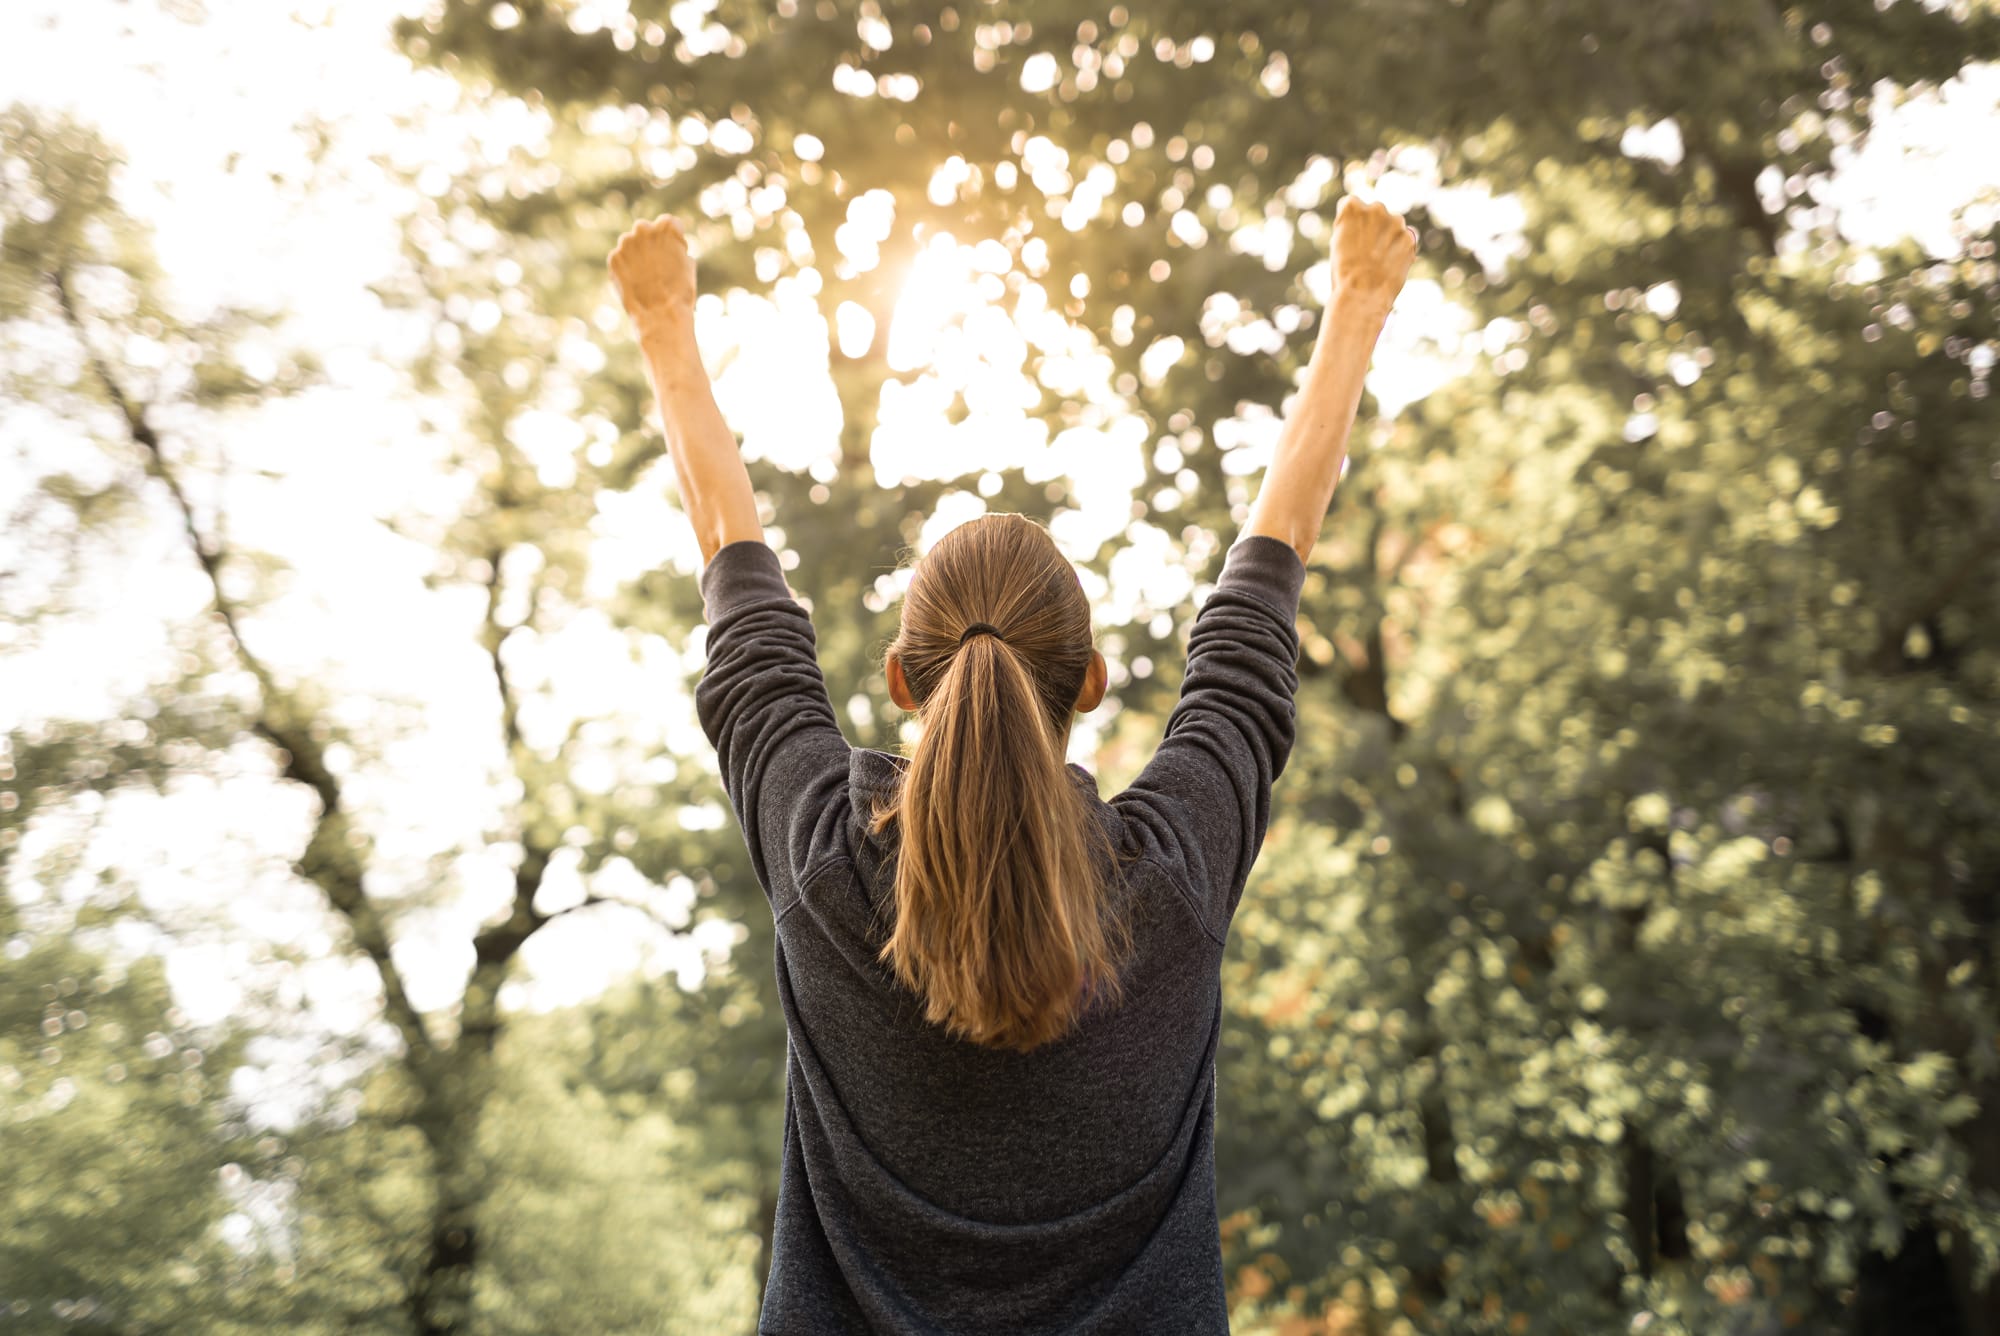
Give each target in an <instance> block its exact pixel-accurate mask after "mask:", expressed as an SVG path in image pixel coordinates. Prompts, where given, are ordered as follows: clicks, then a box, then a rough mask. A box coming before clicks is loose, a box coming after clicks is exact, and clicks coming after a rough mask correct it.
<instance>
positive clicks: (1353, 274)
mask: <svg viewBox="0 0 2000 1336" xmlns="http://www.w3.org/2000/svg"><path fill="white" fill-rule="evenodd" d="M1416 254H1417V229H1416V228H1414V227H1411V226H1409V225H1408V224H1407V223H1405V222H1404V221H1403V220H1402V218H1401V217H1400V216H1399V215H1397V214H1394V213H1391V212H1390V211H1389V208H1388V206H1387V205H1385V204H1380V203H1377V202H1375V201H1373V200H1364V199H1358V198H1356V197H1355V196H1353V195H1347V196H1344V197H1343V198H1342V199H1341V201H1340V206H1339V207H1338V208H1336V209H1335V210H1334V211H1333V291H1334V296H1335V297H1336V298H1345V299H1346V300H1350V301H1360V302H1362V303H1364V304H1366V305H1368V306H1371V307H1375V308H1379V309H1380V311H1381V312H1382V313H1383V314H1384V315H1387V314H1388V311H1389V308H1390V307H1392V306H1394V305H1395V304H1396V294H1397V293H1398V292H1400V291H1402V288H1403V280H1404V279H1405V278H1406V277H1408V275H1409V272H1410V261H1411V260H1412V259H1414V258H1415V257H1416Z"/></svg>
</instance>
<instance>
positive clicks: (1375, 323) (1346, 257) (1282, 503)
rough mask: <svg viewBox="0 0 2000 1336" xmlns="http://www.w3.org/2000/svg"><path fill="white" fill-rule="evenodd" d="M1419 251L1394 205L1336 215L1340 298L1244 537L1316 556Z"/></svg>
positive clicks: (1352, 204) (1363, 204)
mask: <svg viewBox="0 0 2000 1336" xmlns="http://www.w3.org/2000/svg"><path fill="white" fill-rule="evenodd" d="M1416 253H1417V232H1416V229H1415V228H1413V227H1410V226H1408V225H1406V224H1405V223H1404V222H1403V220H1402V219H1401V218H1400V217H1398V216H1397V215H1395V214H1393V213H1391V212H1390V211H1389V210H1388V208H1387V207H1386V206H1384V205H1381V204H1378V203H1374V202H1372V201H1366V200H1360V199H1357V198H1355V197H1354V196H1353V195H1348V196H1346V197H1345V198H1343V199H1342V200H1341V201H1340V206H1339V207H1338V208H1337V209H1335V210H1334V215H1333V296H1332V299H1331V300H1330V301H1329V302H1328V303H1327V308H1326V313H1325V315H1324V316H1322V317H1321V320H1320V326H1319V335H1318V341H1317V342H1316V343H1314V345H1313V354H1312V360H1311V362H1310V363H1309V364H1308V365H1307V368H1306V381H1305V384H1304V385H1303V386H1302V387H1301V388H1300V390H1299V396H1298V399H1297V401H1296V402H1295V403H1294V404H1293V406H1292V411H1291V412H1290V413H1289V414H1287V415H1286V417H1285V425H1284V426H1283V428H1281V429H1280V432H1279V435H1278V446H1277V449H1276V451H1275V452H1274V453H1273V454H1272V456H1271V463H1270V466H1269V467H1268V468H1266V469H1265V470H1264V481H1263V484H1262V485H1261V486H1260V487H1259V488H1258V489H1257V499H1256V500H1255V501H1253V502H1252V503H1251V505H1250V514H1249V516H1248V518H1247V519H1245V520H1244V523H1243V533H1244V535H1245V536H1246V537H1247V536H1248V535H1250V534H1263V535H1265V536H1267V537H1270V538H1276V539H1277V540H1279V541H1280V542H1282V543H1285V544H1286V545H1288V546H1289V547H1290V548H1291V549H1292V550H1293V551H1294V552H1296V553H1298V554H1299V560H1300V561H1306V560H1309V559H1310V558H1311V556H1312V550H1313V544H1315V543H1316V542H1318V541H1319V530H1320V525H1321V524H1322V523H1324V522H1325V520H1326V511H1327V507H1328V506H1330V505H1331V504H1332V503H1333V489H1334V487H1335V485H1336V484H1338V483H1339V481H1340V466H1341V463H1342V462H1343V461H1344V460H1345V459H1346V458H1347V438H1348V435H1349V433H1350V432H1351V431H1352V430H1353V429H1354V414H1355V410H1356V409H1357V408H1359V406H1360V404H1361V382H1362V379H1363V377H1365V376H1366V375H1367V374H1368V361H1369V358H1370V357H1372V356H1373V355H1374V352H1375V341H1376V339H1377V338H1379V337H1380V336H1381V333H1382V326H1383V325H1384V324H1385V323H1387V321H1388V319H1389V308H1390V307H1392V306H1393V305H1395V302H1396V294H1397V293H1398V292H1399V291H1401V290H1402V286H1403V279H1404V277H1405V276H1407V275H1408V273H1409V271H1410V260H1411V259H1412V257H1414V256H1415V255H1416Z"/></svg>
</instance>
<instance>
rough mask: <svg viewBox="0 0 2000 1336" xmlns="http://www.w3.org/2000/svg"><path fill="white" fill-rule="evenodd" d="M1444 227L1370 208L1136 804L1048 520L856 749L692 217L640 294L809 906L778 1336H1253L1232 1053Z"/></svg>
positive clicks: (646, 276)
mask: <svg viewBox="0 0 2000 1336" xmlns="http://www.w3.org/2000/svg"><path fill="white" fill-rule="evenodd" d="M1415 249H1416V233H1415V231H1414V230H1413V229H1411V228H1409V227H1407V226H1405V225H1404V224H1403V221H1402V219H1401V218H1399V217H1397V216H1396V215H1395V214H1393V213H1391V212H1389V211H1388V210H1387V209H1386V208H1384V207H1382V206H1381V205H1379V204H1373V203H1363V202H1360V201H1357V200H1356V199H1354V198H1353V197H1351V196H1350V197H1348V198H1346V199H1343V200H1342V201H1341V202H1340V207H1339V209H1338V210H1337V211H1336V214H1335V220H1334V240H1333V268H1334V295H1333V299H1332V301H1331V303H1330V304H1329V306H1328V309H1327V311H1326V313H1325V317H1324V319H1323V320H1322V322H1321V326H1320V331H1319V334H1318V336H1317V344H1316V346H1315V348H1314V352H1313V357H1312V360H1311V364H1310V367H1309V370H1308V372H1307V376H1306V379H1305V383H1304V385H1303V387H1302V389H1301V391H1300V393H1299V395H1298V398H1297V400H1296V401H1295V405H1294V407H1293V410H1292V412H1291V413H1290V415H1289V416H1288V417H1287V419H1286V421H1285V424H1284V427H1283V430H1282V432H1281V434H1280V437H1279V440H1278V444H1277V448H1276V451H1275V453H1274V454H1273V457H1272V460H1271V464H1270V466H1269V469H1268V476H1267V477H1266V478H1265V480H1264V483H1263V485H1262V487H1261V488H1260V489H1259V491H1258V495H1257V499H1256V501H1255V503H1254V504H1253V505H1252V506H1251V508H1250V512H1249V515H1248V518H1247V520H1246V522H1245V524H1244V528H1243V533H1242V535H1241V536H1240V537H1239V539H1238V540H1237V542H1236V543H1235V545H1234V546H1232V547H1231V548H1230V549H1229V551H1228V554H1227V556H1226V557H1225V559H1224V562H1223V568H1222V572H1221V575H1220V576H1219V577H1218V579H1217V581H1216V585H1215V590H1214V593H1213V594H1212V595H1210V597H1209V598H1208V600H1207V601H1206V602H1205V603H1204V604H1203V605H1202V608H1201V611H1200V614H1199V615H1198V616H1197V617H1196V618H1195V620H1194V625H1193V628H1192V630H1191V631H1190V633H1189V637H1188V665H1187V673H1186V677H1185V680H1184V682H1183V684H1182V687H1181V693H1180V698H1179V701H1178V703H1177V704H1176V706H1175V708H1174V710H1173V712H1172V714H1171V715H1170V716H1169V718H1168V720H1167V724H1166V729H1165V735H1164V738H1163V740H1162V742H1161V743H1160V746H1159V749H1158V751H1157V752H1156V753H1155V755H1154V756H1153V758H1152V760H1151V761H1150V762H1149V763H1148V764H1147V766H1146V767H1145V769H1144V771H1143V772H1142V773H1141V774H1140V776H1139V777H1138V779H1137V780H1135V781H1134V782H1133V784H1132V786H1131V787H1130V788H1128V789H1126V790H1125V791H1124V792H1123V793H1120V794H1118V795H1116V796H1114V797H1112V798H1111V799H1110V800H1109V801H1105V800H1103V799H1101V798H1100V797H1099V796H1098V793H1097V790H1096V785H1095V782H1094V780H1093V779H1092V778H1091V776H1090V774H1089V772H1087V771H1085V770H1083V769H1082V768H1081V767H1076V766H1066V765H1065V764H1064V761H1063V757H1064V754H1065V753H1064V748H1065V743H1066V740H1067V738H1068V734H1069V725H1070V721H1071V719H1072V717H1073V715H1074V712H1076V711H1080V710H1089V709H1091V708H1093V707H1094V706H1096V705H1097V703H1098V701H1099V700H1100V699H1101V698H1102V697H1103V695H1104V686H1105V670H1104V657H1103V655H1101V654H1099V653H1098V652H1097V651H1096V650H1095V649H1093V648H1092V646H1091V635H1090V609H1089V606H1088V604H1087V602H1086V601H1085V598H1084V595H1083V591H1082V589H1081V587H1080V586H1079V585H1078V583H1077V579H1076V574H1075V571H1074V570H1073V569H1072V568H1071V567H1070V565H1069V563H1068V562H1067V561H1065V560H1064V559H1063V558H1062V556H1061V554H1060V553H1059V552H1058V551H1057V550H1056V548H1055V545H1054V544H1053V543H1052V542H1051V541H1050V539H1049V536H1048V534H1047V532H1046V531H1044V530H1043V529H1042V528H1041V527H1040V526H1039V525H1037V524H1035V523H1033V522H1032V521H1030V520H1028V519H1025V518H1023V517H1021V516H1018V515H993V516H986V517H982V518H980V519H976V520H973V521H971V522H970V523H967V524H965V525H962V526H961V527H959V528H957V529H954V530H953V531H951V532H950V533H948V534H946V535H945V536H944V537H943V538H941V539H940V540H939V541H938V542H937V543H936V544H935V545H933V547H932V548H931V549H930V551H929V552H928V553H927V554H926V555H925V556H924V557H923V558H922V559H921V560H920V561H919V562H918V563H917V564H916V566H915V568H914V570H913V572H912V575H911V581H910V586H909V592H908V594H907V596H906V599H905V602H904V606H903V610H902V627H901V631H900V633H899V634H898V635H897V637H896V639H895V641H894V643H893V644H892V645H891V646H890V648H889V650H888V653H887V657H886V660H885V664H884V667H885V670H886V673H887V676H888V680H889V693H890V695H891V697H892V698H893V699H894V700H895V702H896V704H897V705H899V706H901V707H902V708H903V709H906V710H912V711H915V712H916V713H917V715H918V718H919V719H920V720H921V721H922V724H923V734H922V740H921V741H920V742H918V743H917V745H916V747H915V749H914V754H913V755H912V756H911V757H909V758H907V759H905V758H903V757H901V756H898V755H894V754H891V753H887V752H878V751H872V750H867V749H859V748H854V747H851V746H849V745H848V742H847V740H846V739H845V738H844V737H843V736H842V735H841V731H840V727H839V724H838V722H837V721H836V718H835V715H834V711H833V706H832V704H831V702H830V701H829V699H828V696H827V691H826V686H825V683H824V681H823V680H822V678H821V676H820V672H819V666H818V663H817V661H816V660H815V657H814V638H813V628H812V623H811V621H810V620H809V618H808V617H807V615H806V612H805V610H804V609H803V608H802V607H801V606H800V605H799V603H798V602H797V601H796V600H795V599H794V598H793V597H792V595H791V592H790V590H789V589H788V588H787V586H786V584H785V580H784V576H783V574H782V570H781V567H780V566H779V563H778V558H777V556H776V554H775V553H774V552H773V551H772V550H771V549H770V548H769V547H768V546H766V544H765V542H764V530H763V526H762V525H761V524H760V523H759V521H758V518H757V506H756V502H755V499H754V497H753V495H752V492H751V488H750V480H749V476H748V474H747V473H746V472H745V471H744V468H743V464H742V461H741V459H740V458H739V456H738V454H737V448H736V442H735V439H734V437H733V436H732V435H731V433H730V431H729V429H728V427H727V426H726V425H725V424H724V422H723V420H722V416H721V413H720V412H719V411H718V410H717V408H716V405H715V400H714V397H713V395H712V394H711V393H710V388H709V383H708V378H707V376H706V374H705V373H704V371H703V368H702V363H701V358H700V355H699V352H698V350H697V348H696V346H695V338H694V320H693V306H694V295H695V281H694V266H693V264H692V262H691V261H690V259H689V257H688V253H687V247H686V243H685V240H684V238H683V235H682V232H681V229H680V226H679V225H678V224H677V223H676V222H675V221H674V220H672V219H670V218H662V219H658V220H655V221H652V222H642V223H639V224H637V225H636V226H634V227H633V228H632V229H631V230H630V231H628V232H627V233H626V234H625V235H624V236H623V237H621V238H620V239H619V242H618V245H617V248H616V249H615V250H614V251H613V252H612V254H611V258H610V269H611V273H612V275H613V277H614V278H615V279H616V281H617V283H618V288H619V293H620V297H621V299H622V301H623V302H624V304H625V307H626V310H627V311H628V312H629V314H630V315H631V317H632V319H633V322H634V324H635V326H636V328H637V331H638V333H639V336H640V340H641V343H642V346H643V348H644V351H645V354H646V364H647V367H648V370H649V373H650V375H651V378H652V382H653V387H654V391H655V394H656V395H657V397H658V399H659V402H660V408H661V412H662V416H663V418H664V420H665V426H666V437H667V441H668V445H669V448H670V450H671V453H672V456H673V462H674V470H675V473H676V475H677V476H678V478H679V481H680V489H681V498H682V502H683V504H684V505H685V507H686V510H687V513H688V516H689V518H690V519H691V520H692V521H693V524H694V529H695V534H696V536H697V538H698V540H699V542H700V545H701V552H702V557H703V560H704V562H705V567H704V569H703V572H702V576H701V589H702V595H703V599H704V602H705V605H706V609H707V617H708V623H709V633H708V643H707V655H708V663H707V668H706V670H705V672H704V675H703V677H702V679H701V682H700V684H699V686H698V687H697V689H696V694H695V701H696V708H697V712H698V714H699V716H700V720H701V725H702V728H703V730H704V731H705V732H706V733H707V735H708V737H709V739H710V740H711V741H712V742H713V743H714V744H715V747H716V752H717V755H718V758H719V760H720V763H721V768H722V773H723V778H724V782H725V785H726V787H727V789H728V793H729V800H730V803H731V805H732V806H733V808H734V809H735V812H736V816H737V819H738V821H739V822H740V823H741V825H742V829H743V835H744V839H745V841H746V843H747V844H748V846H749V850H750V859H751V864H752V866H753V868H754V869H755V871H756V875H757V879H758V881H759V882H760V883H761V884H762V886H763V887H764V889H765V891H766V893H767V894H768V895H769V897H770V902H771V908H772V911H773V913H774V914H775V915H776V922H777V949H776V968H777V982H778V996H779V999H780V1002H781V1004H782V1006H783V1008H784V1013H785V1023H786V1028H787V1031H788V1035H789V1042H788V1045H787V1047H788V1050H789V1058H788V1067H787V1072H786V1086H785V1148H784V1160H783V1169H782V1172H781V1175H780V1180H779V1191H778V1208H777V1223H776V1232H775V1236H774V1238H773V1245H772V1260H771V1272H770V1277H769V1280H768V1283H767V1286H766V1290H765V1296H764V1307H763V1312H762V1314H761V1317H760V1320H759V1325H758V1328H757V1329H758V1331H759V1332H769V1333H785V1334H786V1336H796V1334H798V1333H820V1332H829V1333H831V1332H894V1333H971V1332H1009V1333H1028V1332H1071V1333H1085V1332H1090V1333H1139V1332H1144V1333H1162V1332H1168V1333H1171V1332H1227V1330H1228V1327H1229V1323H1228V1317H1227V1313H1226V1310H1225V1305H1224V1282H1223V1274H1222V1256H1221V1247H1220V1238H1219V1230H1218V1226H1217V1219H1216V1205H1215V1164H1214V1117H1215V1052H1216V1041H1217V1037H1218V1035H1219V1033H1220V1028H1221V1021H1222V1006H1221V995H1220V963H1221V959H1222V952H1223V944H1224V942H1225V940H1226V937H1227V933H1228V929H1229V923H1230V918H1231V916H1232V914H1233V913H1234V912H1235V909H1236V905H1237V901H1238V898H1239V897H1240V896H1241V894H1242V892H1243V885H1244V881H1245V879H1246V878H1247V877H1248V876H1249V872H1250V867H1251V864H1252V862H1253V861H1254V860H1255V858H1256V855H1257V851H1258V847H1259V845H1260V844H1261V843H1262V841H1263V838H1264V830H1265V824H1266V821H1267V818H1268V815H1269V810H1270V793H1271V785H1272V782H1273V780H1275V779H1276V778H1277V776H1278V774H1279V772H1280V771H1281V770H1282V769H1283V768H1284V764H1285V759H1286V756H1287V754H1288V752H1289V751H1290V748H1291V744H1292V729H1293V709H1292V696H1293V692H1294V691H1295V690H1296V688H1297V684H1298V678H1297V675H1296V672H1295V665H1296V663H1297V656H1298V635H1297V631H1296V629H1295V625H1294V621H1295V617H1296V613H1297V609H1298V599H1299V589H1300V586H1301V584H1302V583H1303V580H1304V577H1305V561H1306V558H1307V557H1308V555H1309V554H1310V553H1311V551H1312V548H1313V544H1314V543H1315V541H1316V540H1317V537H1318V533H1319V529H1320V525H1321V523H1322V521H1323V520H1324V519H1325V517H1326V512H1327V507H1328V505H1329V504H1330V502H1331V500H1332V496H1333V489H1334V485H1335V484H1336V482H1338V480H1339V477H1340V469H1341V461H1342V459H1343V457H1344V455H1345V452H1346V445H1347V438H1348V435H1349V433H1350V431H1351V429H1352V426H1353V422H1354V415H1355V410H1356V407H1357V405H1358V403H1359V400H1360V394H1361V383H1362V377H1363V375H1364V373H1365V371H1366V370H1367V366H1368V361H1369V357H1370V355H1371V353H1372V352H1373V349H1374V345H1375V341H1376V339H1377V337H1378V336H1379V334H1380V332H1381V328H1382V325H1383V322H1384V321H1385V320H1386V318H1387V316H1388V312H1389V308H1390V306H1391V304H1392V303H1393V302H1394V300H1395V297H1396V294H1397V292H1398V291H1399V290H1400V289H1401V287H1402V283H1403V279H1404V276H1405V274H1406V273H1407V272H1408V269H1409V264H1410V260H1411V257H1412V256H1413V255H1414V253H1415Z"/></svg>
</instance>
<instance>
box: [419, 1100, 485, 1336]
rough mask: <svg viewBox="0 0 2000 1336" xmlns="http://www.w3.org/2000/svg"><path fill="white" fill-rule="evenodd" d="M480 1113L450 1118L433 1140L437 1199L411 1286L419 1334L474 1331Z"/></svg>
mask: <svg viewBox="0 0 2000 1336" xmlns="http://www.w3.org/2000/svg"><path fill="white" fill-rule="evenodd" d="M477 1116H478V1115H477V1109H476V1107H475V1109H474V1110H473V1111H472V1113H471V1115H470V1117H468V1116H467V1114H466V1113H465V1112H464V1111H458V1112H457V1113H455V1114H446V1115H445V1116H444V1118H445V1121H444V1122H443V1124H442V1126H441V1127H440V1130H439V1132H438V1134H437V1135H436V1136H435V1138H434V1139H433V1141H432V1146H431V1155H432V1165H433V1170H432V1172H433V1177H434V1179H435V1182H436V1188H437V1196H436V1199H435V1201H434V1204H433V1205H432V1208H431V1227H430V1238H429V1240H428V1242H427V1243H426V1245H425V1250H424V1259H423V1264H422V1266H421V1267H420V1269H419V1270H418V1273H417V1278H416V1283H415V1284H414V1285H412V1286H411V1288H410V1316H411V1318H412V1319H413V1321H412V1325H413V1327H414V1328H415V1330H416V1331H417V1332H418V1333H419V1336H445V1333H464V1332H468V1331H470V1330H472V1298H473V1287H474V1283H475V1280H476V1278H477V1273H478V1261H479V1228H478V1215H479V1205H480V1202H481V1199H482V1198H484V1197H485V1195H486V1192H485V1184H484V1182H483V1181H482V1179H483V1175H482V1174H481V1173H480V1171H479V1166H478V1164H477V1162H476V1155H475V1151H474V1148H473V1144H472V1142H473V1135H472V1133H473V1128H474V1127H476V1126H477Z"/></svg>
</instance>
